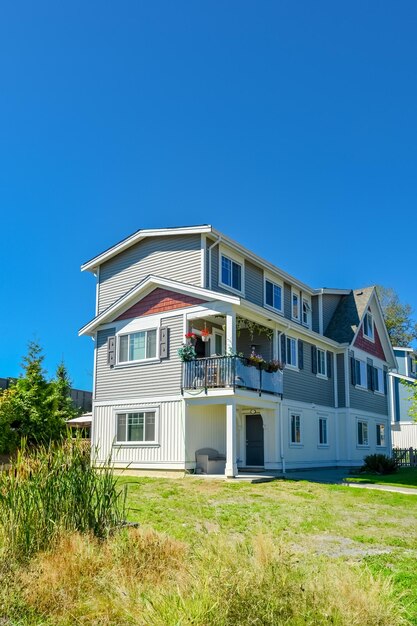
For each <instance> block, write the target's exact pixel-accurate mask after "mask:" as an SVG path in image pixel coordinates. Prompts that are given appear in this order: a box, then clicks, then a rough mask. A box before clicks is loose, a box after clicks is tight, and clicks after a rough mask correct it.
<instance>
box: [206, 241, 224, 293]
mask: <svg viewBox="0 0 417 626" xmlns="http://www.w3.org/2000/svg"><path fill="white" fill-rule="evenodd" d="M221 241H222V236H221V235H218V239H216V241H215V242H214V243H212V244H211V246H209V248H208V253H209V279H208V283H209V284H208V288H209V289H211V250H212V248H214V246H217V245H218V244H219V243H220V242H221Z"/></svg>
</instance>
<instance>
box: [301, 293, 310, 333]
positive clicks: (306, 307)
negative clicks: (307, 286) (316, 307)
mask: <svg viewBox="0 0 417 626" xmlns="http://www.w3.org/2000/svg"><path fill="white" fill-rule="evenodd" d="M310 314H311V306H310V303H309V301H308V300H306V299H305V298H303V319H302V322H303V324H304V326H310Z"/></svg>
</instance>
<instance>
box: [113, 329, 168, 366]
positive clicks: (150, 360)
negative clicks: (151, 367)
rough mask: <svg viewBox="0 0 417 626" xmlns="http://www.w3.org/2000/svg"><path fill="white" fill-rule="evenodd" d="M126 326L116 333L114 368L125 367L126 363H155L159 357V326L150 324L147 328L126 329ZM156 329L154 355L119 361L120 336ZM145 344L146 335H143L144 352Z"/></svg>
mask: <svg viewBox="0 0 417 626" xmlns="http://www.w3.org/2000/svg"><path fill="white" fill-rule="evenodd" d="M127 328H128V327H125V328H123V330H121V331H119V332H117V333H116V368H118V367H125V366H126V365H141V364H146V365H148V364H149V363H156V362H158V361H159V360H160V359H159V330H160V327H159V326H150V327H147V328H135V329H130V330H127ZM152 330H154V331H156V339H155V356H152V357H145V358H144V359H132V360H127V361H120V339H121V338H122V337H130V335H135V334H137V333H147V332H148V331H152ZM146 345H147V337H146V336H145V353H146ZM128 352H129V340H128Z"/></svg>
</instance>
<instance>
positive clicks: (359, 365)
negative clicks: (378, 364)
mask: <svg viewBox="0 0 417 626" xmlns="http://www.w3.org/2000/svg"><path fill="white" fill-rule="evenodd" d="M355 375H356V385H357V386H358V387H364V388H365V389H366V388H367V386H368V378H367V375H366V363H365V361H361V360H360V359H355Z"/></svg>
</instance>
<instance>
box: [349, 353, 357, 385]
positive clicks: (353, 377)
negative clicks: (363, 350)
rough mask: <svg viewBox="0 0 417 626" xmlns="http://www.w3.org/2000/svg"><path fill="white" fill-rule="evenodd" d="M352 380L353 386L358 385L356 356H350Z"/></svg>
mask: <svg viewBox="0 0 417 626" xmlns="http://www.w3.org/2000/svg"><path fill="white" fill-rule="evenodd" d="M350 382H351V383H352V385H353V386H355V385H356V361H355V357H354V356H351V357H350Z"/></svg>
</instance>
